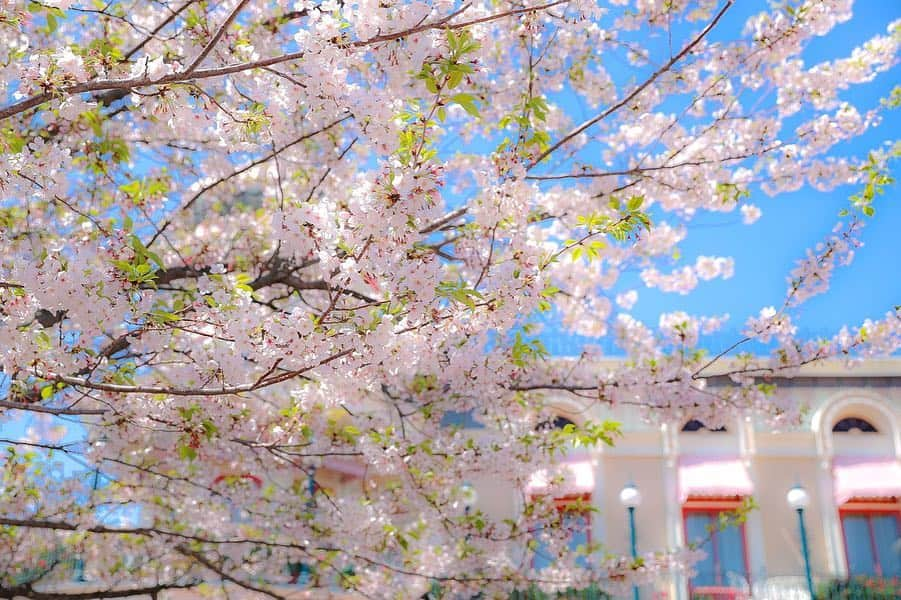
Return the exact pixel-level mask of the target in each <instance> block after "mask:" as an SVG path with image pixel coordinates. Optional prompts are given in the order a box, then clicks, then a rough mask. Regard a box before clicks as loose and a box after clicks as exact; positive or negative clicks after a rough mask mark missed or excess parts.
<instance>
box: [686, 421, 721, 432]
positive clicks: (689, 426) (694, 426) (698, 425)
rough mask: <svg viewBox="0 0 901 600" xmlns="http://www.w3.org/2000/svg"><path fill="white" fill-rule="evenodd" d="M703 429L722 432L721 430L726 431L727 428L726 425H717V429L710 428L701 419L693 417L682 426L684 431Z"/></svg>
mask: <svg viewBox="0 0 901 600" xmlns="http://www.w3.org/2000/svg"><path fill="white" fill-rule="evenodd" d="M701 430H706V431H715V432H717V433H720V432H725V431H726V428H725V427H717V428H715V429H710V428H709V427H707V426H706V425H704V423H702V422H701V421H698V420H697V419H691V420H690V421H688V422H687V423H686V424H685V425H683V426H682V431H701Z"/></svg>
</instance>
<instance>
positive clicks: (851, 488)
mask: <svg viewBox="0 0 901 600" xmlns="http://www.w3.org/2000/svg"><path fill="white" fill-rule="evenodd" d="M832 473H833V476H834V478H835V479H834V482H835V502H836V503H837V504H844V503H845V502H847V501H848V500H850V499H851V498H892V497H897V496H901V462H899V461H897V460H895V459H891V458H883V459H879V458H850V457H849V458H836V459H835V460H834V461H833V463H832Z"/></svg>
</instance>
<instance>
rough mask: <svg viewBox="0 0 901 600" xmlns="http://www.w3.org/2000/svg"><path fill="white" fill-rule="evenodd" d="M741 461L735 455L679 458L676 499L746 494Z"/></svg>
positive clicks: (746, 477)
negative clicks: (732, 456)
mask: <svg viewBox="0 0 901 600" xmlns="http://www.w3.org/2000/svg"><path fill="white" fill-rule="evenodd" d="M753 492H754V486H753V484H752V483H751V477H750V476H749V475H748V469H747V468H746V467H745V464H744V463H743V462H742V461H741V460H739V459H737V458H713V457H685V458H682V459H680V461H679V501H680V502H685V501H686V500H687V499H688V498H689V497H691V496H694V497H702V498H714V497H722V496H750V495H751V494H752V493H753Z"/></svg>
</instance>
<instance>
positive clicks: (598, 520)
mask: <svg viewBox="0 0 901 600" xmlns="http://www.w3.org/2000/svg"><path fill="white" fill-rule="evenodd" d="M591 464H592V466H593V469H594V491H593V492H592V493H591V504H592V505H593V506H595V507H596V508H598V509H600V510H601V511H602V512H600V513H596V514H595V515H594V518H592V519H591V540H592V541H593V542H597V541H599V540H600V541H603V540H606V539H607V537H606V531H605V529H604V519H603V517H602V516H601V515H603V514H604V512H603V511H606V510H610V507H609V506H604V505H603V501H604V466H605V465H604V452H603V449H602V448H600V447H599V446H598V447H597V448H596V449H595V450H594V451H593V452H592V453H591Z"/></svg>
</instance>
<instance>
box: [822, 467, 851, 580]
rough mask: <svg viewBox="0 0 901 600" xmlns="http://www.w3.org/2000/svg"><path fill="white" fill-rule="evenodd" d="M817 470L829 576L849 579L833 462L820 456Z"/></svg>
mask: <svg viewBox="0 0 901 600" xmlns="http://www.w3.org/2000/svg"><path fill="white" fill-rule="evenodd" d="M818 458H819V466H818V468H817V491H818V492H819V496H820V512H821V513H822V515H823V539H824V540H825V541H826V556H827V558H828V559H829V574H830V575H833V576H835V577H839V578H842V577H847V575H848V564H847V562H846V561H845V539H844V536H842V523H841V519H840V518H839V514H838V507H837V506H836V505H835V489H834V487H833V482H832V468H831V467H832V460H831V459H830V458H829V457H826V456H820V457H818Z"/></svg>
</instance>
